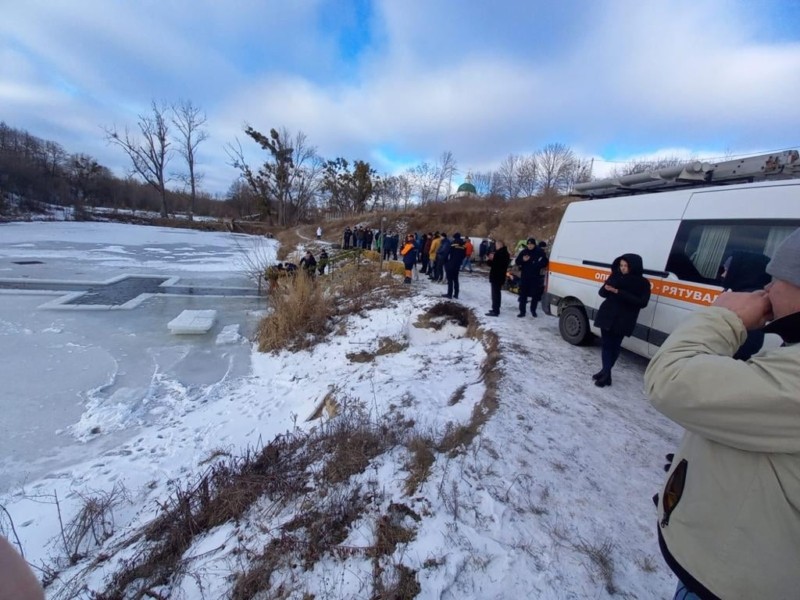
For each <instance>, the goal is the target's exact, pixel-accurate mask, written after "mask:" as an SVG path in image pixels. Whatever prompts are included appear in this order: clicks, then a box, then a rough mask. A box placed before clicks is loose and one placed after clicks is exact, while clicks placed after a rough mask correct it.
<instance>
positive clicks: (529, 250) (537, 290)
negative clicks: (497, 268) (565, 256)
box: [514, 238, 547, 317]
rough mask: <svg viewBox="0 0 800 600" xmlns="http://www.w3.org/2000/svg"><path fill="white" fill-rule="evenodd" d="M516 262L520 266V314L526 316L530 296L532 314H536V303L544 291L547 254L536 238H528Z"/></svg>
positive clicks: (533, 315) (519, 315)
mask: <svg viewBox="0 0 800 600" xmlns="http://www.w3.org/2000/svg"><path fill="white" fill-rule="evenodd" d="M514 263H515V264H516V265H517V266H518V267H519V271H520V275H519V277H520V283H519V314H518V315H517V316H518V317H524V316H525V307H526V306H527V305H528V298H530V299H531V316H532V317H535V316H536V305H537V304H538V303H539V300H541V299H542V294H543V293H544V269H545V267H547V255H546V254H545V253H544V250H542V248H540V247H539V246H537V245H536V240H535V239H534V238H528V243H527V245H526V247H525V248H523V249H522V250H521V251H520V253H519V254H518V255H517V259H516V260H515V261H514Z"/></svg>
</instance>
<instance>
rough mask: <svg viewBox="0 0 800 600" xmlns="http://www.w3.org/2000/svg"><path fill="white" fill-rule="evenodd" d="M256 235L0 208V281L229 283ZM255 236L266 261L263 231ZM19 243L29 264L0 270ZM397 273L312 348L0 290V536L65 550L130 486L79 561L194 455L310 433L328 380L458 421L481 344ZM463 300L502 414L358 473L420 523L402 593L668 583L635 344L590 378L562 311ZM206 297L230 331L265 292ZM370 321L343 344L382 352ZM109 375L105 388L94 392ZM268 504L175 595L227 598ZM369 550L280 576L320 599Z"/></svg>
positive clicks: (266, 534)
mask: <svg viewBox="0 0 800 600" xmlns="http://www.w3.org/2000/svg"><path fill="white" fill-rule="evenodd" d="M263 243H266V242H263V241H259V244H263ZM268 243H272V242H271V241H270V242H268ZM251 245H252V240H248V239H246V238H242V236H236V237H234V236H232V235H230V234H210V233H202V232H195V231H184V230H175V231H172V230H165V229H158V228H150V227H137V226H128V225H111V224H97V223H90V224H83V223H26V224H7V225H0V278H6V279H7V278H15V277H29V278H39V279H87V280H103V279H106V278H107V277H110V276H111V275H112V274H118V273H119V272H120V271H122V272H130V273H140V274H141V273H147V274H152V273H158V274H169V275H178V276H181V277H185V278H187V279H188V280H192V281H197V282H203V283H204V284H206V283H207V282H208V281H209V280H211V281H213V284H214V285H230V286H234V285H242V278H241V275H239V274H238V272H239V271H238V269H237V265H241V264H242V261H241V258H240V257H239V254H240V252H241V251H242V250H243V249H244V250H247V249H248V248H251ZM256 251H257V252H258V253H260V254H261V255H263V253H264V248H263V246H262V247H259V248H257V249H256ZM29 260H40V261H42V262H44V263H45V264H44V265H29V266H21V265H15V264H13V262H14V261H18V262H19V261H29ZM21 269H22V270H25V269H27V270H25V271H24V273H23V271H22V270H21ZM36 269H38V270H36ZM103 275H105V276H103ZM413 289H414V292H415V293H414V295H413V296H412V297H410V298H407V299H406V298H404V299H398V300H397V302H396V303H395V305H393V306H391V307H387V308H381V309H378V310H374V311H371V312H369V313H368V314H365V315H361V316H352V317H349V319H348V321H347V323H346V331H345V332H344V334H341V333H339V334H336V335H332V336H331V337H330V338H329V340H328V341H327V342H326V343H323V344H320V345H318V346H316V347H315V348H314V349H313V350H311V351H305V352H300V353H296V354H292V353H287V352H282V353H278V354H275V355H264V354H259V353H258V352H257V351H256V350H255V348H254V347H253V346H252V344H250V343H248V342H247V341H246V339H245V337H243V338H242V339H241V340H239V341H237V342H235V343H233V344H231V343H226V344H221V345H220V344H216V343H215V340H216V337H215V336H216V334H217V333H218V332H219V330H218V328H215V329H214V330H213V331H212V332H211V333H210V334H208V335H206V336H198V337H197V338H192V339H185V340H180V342H179V343H176V341H175V340H173V339H172V338H171V337H170V336H169V334H168V332H167V331H166V323H167V321H168V320H169V319H170V318H172V317H174V315H175V314H177V312H180V310H181V309H182V308H185V302H189V301H190V300H191V301H195V302H196V301H197V299H186V298H183V299H182V298H169V299H168V300H165V301H163V302H159V301H158V300H155V301H154V300H148V301H146V302H145V303H143V304H142V305H140V306H139V307H138V308H136V309H133V310H131V311H91V312H88V311H84V312H80V311H56V310H52V309H42V308H38V307H39V306H41V304H43V303H44V302H45V301H47V300H50V299H51V298H52V297H44V296H37V295H31V294H25V295H20V294H16V293H8V292H6V293H4V294H0V351H2V353H3V356H4V357H7V356H9V357H11V361H10V365H9V361H6V360H5V359H4V363H5V364H4V366H3V367H0V368H2V369H3V371H2V380H3V381H4V382H7V381H13V382H14V383H13V385H11V386H8V385H4V386H2V388H0V409H2V412H3V415H4V416H3V419H2V421H0V423H2V425H0V428H1V429H2V432H1V433H2V435H3V437H7V436H12V437H10V439H11V442H10V443H7V444H6V445H4V446H3V447H2V449H3V451H4V452H13V451H14V448H16V447H17V446H19V447H20V448H23V449H24V450H23V451H22V452H20V453H18V454H16V455H15V457H14V459H13V460H8V458H7V457H6V456H3V457H0V460H2V462H0V466H2V468H3V471H2V472H3V476H4V477H5V479H4V480H2V481H0V491H3V493H2V495H1V496H0V504H2V506H3V507H5V509H6V510H7V511H8V512H7V515H6V514H4V513H3V512H2V511H0V527H2V532H3V533H4V534H5V535H6V536H7V537H9V538H10V539H12V541H16V537H15V536H18V537H19V541H20V542H21V544H22V547H23V549H24V551H25V557H26V559H27V560H28V561H29V562H30V563H31V564H32V565H34V566H35V567H41V566H43V565H53V564H57V563H60V564H62V565H63V564H64V556H63V554H64V550H63V544H62V540H61V536H60V530H61V527H60V524H59V518H61V522H67V521H69V519H70V518H71V517H72V516H74V514H75V513H76V511H77V510H78V509H79V507H80V506H81V502H82V501H83V500H84V499H85V498H86V497H88V496H91V495H97V494H98V493H100V494H102V493H103V492H105V493H108V492H110V491H111V490H124V494H120V497H121V498H122V499H121V500H120V501H119V502H118V504H117V505H116V508H115V510H114V524H113V535H112V536H111V537H110V538H109V539H108V540H106V541H105V542H104V545H103V546H102V547H92V548H89V555H90V557H91V556H96V555H97V554H98V553H100V552H102V551H108V549H109V548H111V547H113V545H114V543H115V542H118V541H119V540H120V539H122V538H123V537H124V536H126V535H127V534H130V532H131V531H132V528H134V527H135V526H137V525H141V524H142V523H144V522H146V521H147V520H149V519H150V518H152V517H153V516H154V515H155V514H156V513H157V512H158V503H159V502H162V503H163V502H164V501H165V500H166V498H167V497H168V496H169V494H170V492H171V491H172V490H174V489H175V486H176V485H179V484H180V482H182V481H183V482H186V481H190V480H191V478H192V476H193V475H196V474H197V473H200V472H202V471H203V470H204V468H205V467H204V465H205V461H206V460H207V459H208V458H209V456H210V455H212V454H215V453H219V452H220V451H224V452H227V453H230V454H236V453H238V452H240V451H242V450H243V449H245V448H247V447H254V446H258V445H259V444H265V443H267V442H268V441H269V440H271V439H272V438H273V437H274V436H276V435H277V434H281V433H284V432H287V431H295V430H297V429H300V430H308V429H310V428H312V427H318V426H319V421H318V420H309V417H310V416H311V415H312V414H313V413H314V412H315V411H316V409H317V408H318V406H319V405H320V402H321V401H322V399H323V398H324V397H325V395H326V394H328V393H329V392H330V391H331V390H335V391H336V392H337V394H339V396H340V397H346V398H349V399H351V401H352V402H353V403H355V404H357V405H358V406H359V407H360V409H361V410H363V411H365V412H366V413H367V414H368V415H369V416H370V418H372V419H375V420H380V419H387V418H388V419H397V418H403V417H404V418H413V419H414V421H415V423H416V426H417V427H418V428H420V429H421V430H424V431H429V432H434V433H440V432H443V431H445V430H446V429H447V427H448V424H453V423H455V424H458V423H463V422H465V421H467V420H468V419H469V418H470V415H471V414H472V411H473V408H474V407H475V406H476V404H478V403H479V402H480V401H481V398H482V397H483V396H484V394H485V393H486V386H487V381H489V380H486V379H484V378H482V377H481V365H482V364H483V363H484V361H485V360H486V359H487V353H486V347H485V346H484V345H483V344H482V343H481V342H480V341H479V340H477V339H475V338H472V337H469V336H467V335H466V332H465V330H464V329H463V328H461V327H457V326H454V325H450V326H446V327H443V328H442V329H440V330H431V329H424V328H420V327H417V326H416V325H415V323H416V321H417V318H418V316H419V315H421V314H423V313H424V312H425V311H426V310H427V309H428V308H430V307H431V306H432V305H434V304H436V303H438V302H440V301H441V300H442V298H440V297H439V295H440V294H441V293H442V291H444V290H443V288H442V286H439V285H436V284H432V283H429V282H428V280H427V279H426V278H425V277H424V276H420V277H419V278H417V279H415V281H414V284H413ZM458 302H459V303H461V304H462V305H464V306H466V307H468V308H470V309H472V310H474V312H475V314H476V315H478V318H479V320H480V322H481V326H482V327H484V328H485V329H486V330H489V331H491V332H494V333H495V334H496V335H497V336H498V338H499V355H500V362H499V366H500V370H501V373H502V376H501V377H500V379H499V383H496V384H495V383H494V380H490V381H489V383H488V385H492V386H496V388H495V390H494V391H496V392H497V395H498V399H499V405H498V408H497V410H496V412H494V413H493V414H492V416H491V418H490V419H489V421H488V422H487V423H486V424H485V425H484V426H483V428H482V429H481V431H480V434H479V435H478V437H476V438H475V439H474V440H472V442H471V443H470V445H469V447H468V448H466V449H464V450H463V451H461V452H458V453H456V454H454V455H450V454H447V455H444V454H442V455H439V456H437V458H436V461H435V463H434V464H433V466H432V469H431V473H430V475H429V477H428V478H427V480H426V481H425V482H424V483H423V484H422V486H421V487H420V488H419V489H418V490H417V493H416V494H414V495H413V497H407V496H406V495H405V494H404V488H403V481H404V478H405V476H406V472H405V468H406V467H405V464H404V462H403V460H402V458H401V457H399V456H397V455H396V454H397V453H387V454H384V455H381V456H380V457H378V459H376V460H375V461H374V462H373V464H372V465H371V466H370V467H369V468H368V469H367V471H366V472H365V473H363V474H362V475H361V478H362V483H363V484H364V485H365V486H370V489H374V490H375V491H374V500H373V505H372V507H371V509H370V510H371V511H373V513H375V514H381V513H382V512H385V511H386V509H387V507H388V506H389V505H390V504H392V503H394V504H404V505H406V506H408V507H409V508H410V509H411V510H412V511H413V512H414V513H415V514H416V515H418V516H419V517H420V520H419V521H418V522H416V521H415V522H414V523H413V527H414V531H415V533H414V536H413V539H411V540H410V541H408V542H407V543H404V544H400V545H398V547H397V548H396V549H395V550H394V555H393V557H392V560H393V561H394V562H395V563H398V564H403V565H405V566H407V567H408V568H410V569H412V570H413V571H415V572H416V578H417V580H418V581H419V584H420V586H421V591H420V593H419V596H418V597H419V598H545V599H549V598H553V599H561V598H575V599H578V598H580V599H583V598H606V597H611V596H620V597H625V598H671V597H672V592H673V590H674V580H673V578H672V576H671V574H670V573H669V572H668V569H667V568H666V567H665V566H664V565H663V563H662V560H661V558H660V556H659V552H658V547H657V542H656V532H655V527H656V522H655V508H654V506H653V503H652V501H651V496H652V495H653V494H654V493H655V492H656V491H658V487H659V485H660V483H661V481H662V478H663V471H662V470H661V465H662V464H663V460H662V459H663V456H664V454H666V453H667V452H671V451H673V450H674V448H675V447H676V445H677V441H678V438H679V435H680V430H679V428H678V427H677V426H676V425H674V424H673V423H671V422H669V421H668V420H666V419H665V418H663V417H662V416H661V415H659V414H658V413H656V412H655V411H654V410H653V409H652V408H651V407H650V405H649V403H648V401H647V399H646V397H645V396H644V394H643V392H642V373H643V370H644V367H645V364H646V363H645V361H644V360H643V359H641V358H639V357H636V356H634V355H631V354H628V353H623V356H622V357H621V358H620V362H619V363H618V366H617V368H616V369H615V372H614V385H613V387H610V388H597V387H595V386H594V385H593V384H592V380H591V378H590V375H591V373H593V372H594V371H596V370H597V368H598V364H599V348H597V347H587V348H577V347H573V346H570V345H568V344H567V343H566V342H564V341H562V339H561V338H560V336H559V334H558V324H557V320H556V319H554V318H551V317H546V316H542V315H541V313H540V316H539V318H537V319H533V318H531V317H530V316H528V317H526V318H525V319H518V318H517V317H516V312H517V311H516V306H515V304H516V297H515V296H512V295H510V294H509V295H506V296H504V298H503V302H504V307H503V311H502V312H501V316H500V317H499V318H496V319H493V318H491V317H484V316H483V313H484V312H485V311H486V310H487V309H488V305H489V286H488V282H487V281H486V279H485V276H484V275H480V274H478V273H476V274H475V275H470V276H466V275H463V276H462V283H461V297H460V299H459V301H458ZM182 303H184V304H182ZM194 306H199V305H193V307H194ZM202 307H203V308H218V309H220V310H221V311H222V312H221V314H222V315H223V316H222V318H221V322H220V323H219V327H222V326H224V325H229V324H232V323H237V324H240V325H241V332H242V334H243V336H246V335H247V334H248V333H250V332H251V331H252V328H253V326H254V323H255V321H256V320H257V318H258V316H259V314H261V313H260V312H259V311H260V310H261V309H263V307H259V306H257V305H255V304H254V303H253V302H252V301H246V300H235V301H233V300H232V299H221V298H210V299H209V298H206V299H202ZM176 311H177V312H176ZM173 337H174V336H173ZM385 338H391V339H393V340H396V341H398V342H401V344H402V345H404V346H405V349H404V350H402V351H401V352H396V353H389V354H385V355H378V356H375V358H374V360H373V361H371V362H355V361H352V360H350V359H348V358H347V355H348V354H353V353H358V352H360V351H365V352H375V350H376V348H377V346H378V344H379V341H380V340H382V339H385ZM48 369H51V370H49V371H48ZM112 379H113V381H114V382H115V383H114V384H112V386H113V385H116V386H117V387H116V388H115V390H114V391H110V390H109V389H108V388H107V387H104V386H108V385H109V383H108V382H109V381H110V380H112ZM122 380H125V381H124V382H122ZM123 383H124V384H123ZM142 390H145V391H144V393H142ZM454 399H455V401H454ZM26 428H27V429H26ZM92 431H95V432H96V433H92ZM21 432H22V433H21ZM23 433H24V435H23ZM29 438H31V439H35V440H36V441H35V443H34V444H30V443H28V441H27V440H28V439H29ZM48 446H52V447H53V448H56V449H57V451H56V452H55V453H51V452H49V451H48V448H47V447H48ZM62 449H63V451H62ZM10 465H11V466H12V467H13V468H11V469H10V472H11V473H12V474H13V476H12V477H11V478H9V477H8V475H6V473H7V472H8V467H9V466H10ZM26 472H27V473H28V475H27V476H26V475H25V473H26ZM176 482H177V483H176ZM59 513H60V517H59ZM9 517H10V519H11V520H13V524H14V531H12V529H11V521H10V520H9ZM264 519H265V517H264V515H263V514H258V512H257V511H256V512H254V513H251V514H249V515H248V516H247V518H246V519H244V520H243V521H242V522H240V523H229V524H227V525H223V526H220V527H218V528H216V529H215V530H214V531H213V532H212V533H211V534H209V535H208V536H202V537H200V538H199V539H197V540H196V541H195V543H194V544H193V546H192V549H191V551H189V552H187V555H188V556H190V557H191V559H190V563H191V572H190V573H187V574H184V575H182V576H177V584H176V588H177V589H179V590H180V593H179V594H177V595H176V596H175V597H183V598H190V599H195V598H197V599H199V598H223V597H226V596H227V594H228V593H229V590H230V587H231V580H230V575H231V574H232V572H233V571H235V570H236V569H237V568H241V561H242V560H243V559H242V558H241V556H239V557H238V558H237V557H236V556H235V553H234V552H233V551H232V549H233V548H234V547H236V545H237V544H240V545H242V544H243V545H245V546H246V547H247V548H249V549H257V548H259V547H263V546H264V544H265V543H266V542H267V541H268V540H269V539H270V535H271V533H270V524H269V523H265V522H264ZM368 523H369V521H368V520H367V519H366V518H365V519H364V520H363V521H360V522H357V523H356V524H355V525H354V526H353V527H352V529H351V531H350V533H349V536H348V539H347V540H346V542H345V544H346V545H347V546H348V547H356V548H357V547H365V546H368V545H369V544H370V543H372V542H373V537H374V531H373V529H372V528H371V527H370V526H369V524H368ZM234 541H236V543H233V542H234ZM89 559H90V558H87V559H85V560H83V561H81V562H80V563H79V564H77V565H75V566H73V567H70V568H64V569H63V570H62V572H61V575H60V579H59V580H58V581H57V582H56V583H55V584H54V585H53V586H51V587H50V588H49V590H48V595H49V596H51V597H52V596H55V595H57V593H58V590H59V589H60V586H61V585H62V584H63V582H65V581H68V580H70V578H73V582H74V580H75V578H77V577H79V578H80V579H81V583H82V585H83V584H85V585H87V586H89V587H90V588H94V589H100V588H101V587H102V582H103V580H104V578H106V577H107V576H108V572H109V571H108V569H110V568H111V567H109V566H108V564H107V566H106V567H103V568H97V569H94V570H92V571H86V570H85V568H86V566H87V564H88V562H89ZM109 563H112V564H113V563H114V561H109ZM372 568H373V565H372V563H371V562H370V561H369V560H367V559H364V558H363V557H361V558H359V556H348V557H342V556H323V557H321V559H320V560H319V561H318V562H317V563H316V564H315V565H314V566H313V567H312V568H309V569H308V570H305V571H303V570H302V569H299V568H295V571H294V572H287V573H283V574H282V576H283V577H285V578H287V580H288V579H289V578H291V577H294V581H295V582H297V581H300V582H302V591H303V592H308V593H311V594H314V595H315V597H317V598H363V597H369V596H370V592H369V590H370V588H369V587H368V582H369V581H370V580H371V578H372ZM83 593H85V594H86V596H85V597H88V592H83ZM298 593H299V592H298ZM170 597H173V596H170ZM292 597H295V596H292ZM296 597H302V596H301V595H298V596H296Z"/></svg>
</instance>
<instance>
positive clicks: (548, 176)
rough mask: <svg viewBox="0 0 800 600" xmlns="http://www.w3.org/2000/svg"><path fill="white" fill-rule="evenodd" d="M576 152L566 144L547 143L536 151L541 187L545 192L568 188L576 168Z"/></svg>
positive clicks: (560, 190) (557, 191)
mask: <svg viewBox="0 0 800 600" xmlns="http://www.w3.org/2000/svg"><path fill="white" fill-rule="evenodd" d="M575 163H576V159H575V153H574V152H573V151H572V150H571V149H570V148H569V146H566V145H564V144H560V143H552V144H547V145H546V146H545V147H544V148H542V149H541V150H539V151H538V152H537V153H536V166H537V170H538V177H539V188H540V189H541V191H542V193H543V194H549V193H554V192H555V193H559V192H562V191H564V190H566V189H567V188H568V187H569V185H570V181H571V180H572V173H573V171H574V169H575Z"/></svg>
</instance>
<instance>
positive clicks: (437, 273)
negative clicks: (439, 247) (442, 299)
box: [433, 256, 444, 281]
mask: <svg viewBox="0 0 800 600" xmlns="http://www.w3.org/2000/svg"><path fill="white" fill-rule="evenodd" d="M442 279H444V258H443V257H439V256H437V257H436V262H435V263H433V280H434V281H441V280H442Z"/></svg>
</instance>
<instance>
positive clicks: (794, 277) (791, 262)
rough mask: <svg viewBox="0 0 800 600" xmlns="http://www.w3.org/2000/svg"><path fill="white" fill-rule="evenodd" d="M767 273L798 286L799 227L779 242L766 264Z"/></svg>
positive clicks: (799, 259)
mask: <svg viewBox="0 0 800 600" xmlns="http://www.w3.org/2000/svg"><path fill="white" fill-rule="evenodd" d="M767 273H769V274H770V275H772V277H774V278H775V279H782V280H783V281H787V282H789V283H791V284H792V285H796V286H797V287H800V229H796V230H795V231H794V233H792V235H790V236H789V237H787V238H786V239H785V240H783V241H782V242H781V245H780V246H778V249H777V250H775V254H773V255H772V260H771V261H769V263H768V264H767Z"/></svg>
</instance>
